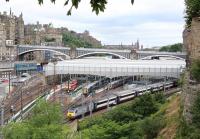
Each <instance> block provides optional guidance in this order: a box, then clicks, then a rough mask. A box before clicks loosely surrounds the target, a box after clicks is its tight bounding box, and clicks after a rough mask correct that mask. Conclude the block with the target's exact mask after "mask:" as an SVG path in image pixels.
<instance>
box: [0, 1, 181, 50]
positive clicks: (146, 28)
mask: <svg viewBox="0 0 200 139" xmlns="http://www.w3.org/2000/svg"><path fill="white" fill-rule="evenodd" d="M49 1H50V0H44V4H43V5H42V6H40V5H38V3H37V0H10V2H9V3H7V2H5V0H0V9H1V12H3V11H8V12H9V9H10V7H11V8H12V11H13V12H14V14H15V15H19V14H20V13H21V12H22V13H23V17H24V21H25V24H27V23H36V21H39V22H40V23H50V22H51V23H53V25H54V26H55V27H61V26H64V27H67V28H68V29H70V30H74V31H77V32H83V31H84V30H89V31H90V34H91V35H93V36H94V37H96V38H97V39H99V40H101V41H102V44H121V43H122V44H131V43H132V42H135V41H136V40H137V39H139V40H140V43H142V44H144V47H152V46H162V45H167V44H172V43H176V42H182V31H183V28H184V18H183V17H184V0H135V4H134V5H131V2H130V1H131V0H108V5H107V6H106V10H105V12H104V13H100V15H98V16H97V15H96V14H95V13H92V12H91V11H92V10H91V7H90V5H89V0H82V2H81V3H80V5H79V8H78V10H76V9H74V10H73V11H72V15H71V16H67V15H66V13H67V9H69V7H66V6H65V7H64V6H63V3H64V0H57V2H56V4H55V5H54V4H52V3H50V2H49Z"/></svg>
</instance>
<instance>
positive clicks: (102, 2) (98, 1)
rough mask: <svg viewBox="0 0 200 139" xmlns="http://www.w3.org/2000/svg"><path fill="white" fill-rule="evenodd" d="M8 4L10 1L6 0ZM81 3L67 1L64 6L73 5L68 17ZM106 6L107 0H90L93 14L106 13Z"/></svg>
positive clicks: (41, 0)
mask: <svg viewBox="0 0 200 139" xmlns="http://www.w3.org/2000/svg"><path fill="white" fill-rule="evenodd" d="M6 1H7V2H8V1H9V0H6ZM51 2H52V3H54V4H55V3H56V0H51ZM80 2H81V0H66V1H65V2H64V6H66V5H68V4H69V3H71V7H70V9H69V10H68V12H67V15H71V12H72V9H73V8H76V9H77V8H78V6H79V3H80ZM38 3H39V4H40V5H41V4H43V0H38ZM131 3H132V4H133V3H134V0H131ZM106 4H107V0H90V5H91V7H92V12H95V13H96V14H97V15H98V14H99V12H104V10H105V9H106Z"/></svg>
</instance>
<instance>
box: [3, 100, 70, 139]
mask: <svg viewBox="0 0 200 139" xmlns="http://www.w3.org/2000/svg"><path fill="white" fill-rule="evenodd" d="M62 121H63V118H62V112H61V109H60V107H59V105H56V104H50V103H48V102H46V101H44V100H41V101H40V102H39V103H38V104H37V105H36V107H35V108H34V109H33V111H32V115H31V117H30V118H29V119H27V120H25V121H22V122H16V123H11V124H8V125H7V126H5V127H4V128H3V135H4V138H5V139H64V138H65V137H66V135H67V132H66V131H67V130H66V129H65V128H66V127H65V126H64V125H63V124H62Z"/></svg>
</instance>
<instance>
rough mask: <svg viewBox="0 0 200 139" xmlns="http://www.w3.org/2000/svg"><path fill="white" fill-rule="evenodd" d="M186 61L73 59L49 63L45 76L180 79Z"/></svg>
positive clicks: (45, 68)
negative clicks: (74, 75) (139, 76)
mask: <svg viewBox="0 0 200 139" xmlns="http://www.w3.org/2000/svg"><path fill="white" fill-rule="evenodd" d="M185 65H186V63H185V61H184V60H130V59H72V60H65V61H58V62H57V63H54V64H53V63H49V64H48V65H46V66H45V67H44V70H45V75H46V76H52V75H61V74H77V75H78V74H79V75H96V76H105V77H109V78H111V77H119V76H138V75H144V76H153V77H173V78H179V76H180V74H181V73H182V71H183V70H184V68H185Z"/></svg>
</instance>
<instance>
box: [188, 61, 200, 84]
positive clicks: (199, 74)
mask: <svg viewBox="0 0 200 139" xmlns="http://www.w3.org/2000/svg"><path fill="white" fill-rule="evenodd" d="M190 73H191V76H192V78H193V79H195V80H196V81H198V82H199V81H200V60H195V61H194V62H193V63H192V66H191V69H190Z"/></svg>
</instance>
